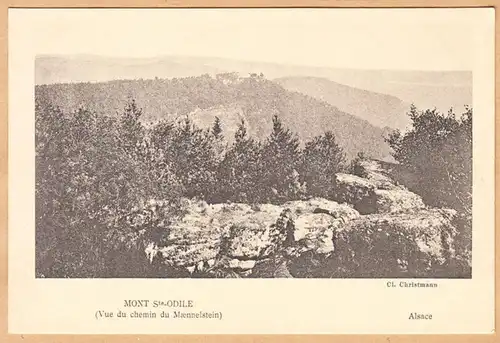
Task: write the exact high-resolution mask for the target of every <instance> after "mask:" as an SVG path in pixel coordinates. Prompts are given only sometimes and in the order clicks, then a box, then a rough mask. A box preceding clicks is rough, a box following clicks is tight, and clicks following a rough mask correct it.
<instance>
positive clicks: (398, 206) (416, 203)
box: [335, 161, 425, 214]
mask: <svg viewBox="0 0 500 343" xmlns="http://www.w3.org/2000/svg"><path fill="white" fill-rule="evenodd" d="M360 164H361V165H360V166H361V168H362V174H363V176H364V177H360V176H357V175H351V174H337V175H336V180H335V186H336V196H335V200H336V201H338V202H341V203H342V202H346V203H350V204H353V206H354V207H355V208H356V209H357V210H358V211H359V212H360V213H362V214H371V213H402V212H407V211H418V210H421V209H424V208H425V204H424V202H423V200H422V198H421V197H420V196H419V195H417V194H415V193H413V192H410V191H409V190H408V189H406V188H405V187H404V186H402V185H399V184H396V183H395V182H394V181H392V180H391V179H390V178H389V176H388V175H387V174H385V173H384V171H383V170H382V169H381V167H380V165H379V164H378V163H377V162H376V161H362V162H361V163H360Z"/></svg>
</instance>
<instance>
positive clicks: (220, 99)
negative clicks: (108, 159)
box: [35, 73, 390, 159]
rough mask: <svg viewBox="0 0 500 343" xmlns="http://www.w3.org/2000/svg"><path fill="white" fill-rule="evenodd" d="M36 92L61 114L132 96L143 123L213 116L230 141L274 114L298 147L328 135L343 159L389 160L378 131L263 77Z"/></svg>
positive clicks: (264, 132) (203, 123)
mask: <svg viewBox="0 0 500 343" xmlns="http://www.w3.org/2000/svg"><path fill="white" fill-rule="evenodd" d="M35 92H36V98H37V101H38V102H39V103H40V104H46V105H48V104H50V105H54V106H57V107H60V108H61V110H63V111H72V110H74V109H76V108H79V107H85V108H86V109H88V110H90V111H95V112H96V113H97V114H98V115H108V116H113V115H116V113H118V112H120V111H121V110H122V109H123V104H124V102H125V101H127V99H129V98H133V99H135V101H136V103H137V105H138V106H139V107H141V108H142V109H143V110H144V117H143V118H141V120H142V121H143V122H153V123H156V122H158V121H159V120H161V119H181V120H182V118H183V116H185V115H190V116H191V119H192V120H193V121H194V122H196V123H197V125H199V126H200V127H201V128H207V127H209V126H210V125H212V123H213V121H214V119H215V117H216V116H217V117H219V118H220V119H221V127H222V130H223V132H224V133H229V134H228V135H227V136H229V137H232V133H234V132H236V129H237V125H236V124H237V123H239V122H240V121H241V120H242V119H243V120H245V122H246V125H247V128H248V132H249V133H250V134H251V135H253V136H254V138H256V139H259V140H260V139H264V138H265V137H267V136H268V135H269V133H270V132H271V130H272V126H271V125H270V123H271V118H272V116H273V115H278V116H279V117H280V120H282V121H283V123H284V124H285V125H286V126H287V127H289V128H290V129H291V130H292V131H294V132H296V133H297V135H298V137H299V140H300V142H301V144H304V142H305V141H307V140H310V139H312V138H313V137H315V136H317V135H320V134H322V133H324V132H326V131H332V132H333V134H334V135H335V137H336V139H337V141H338V142H339V145H340V146H341V147H342V148H343V149H344V151H345V153H346V156H347V158H348V159H352V158H353V157H354V156H355V155H356V154H357V153H358V152H360V151H362V152H364V153H365V154H366V155H367V156H369V157H373V158H378V159H386V158H388V156H390V149H389V146H388V144H387V143H386V142H385V140H384V134H385V133H386V131H384V130H383V129H381V128H379V127H376V126H374V125H372V124H370V123H369V122H367V121H365V120H362V119H359V118H357V117H356V116H353V115H351V114H349V113H345V112H342V111H340V110H339V109H338V108H336V107H335V106H333V105H331V104H329V103H327V102H324V101H321V100H318V99H315V98H312V97H310V96H307V95H304V94H301V93H298V92H293V91H288V90H285V89H284V88H283V87H281V86H280V85H278V84H277V83H275V82H272V81H270V80H267V79H266V78H265V77H263V75H256V74H252V75H251V76H249V77H245V78H240V77H238V76H237V75H236V74H231V73H228V74H219V75H217V76H216V77H211V76H209V75H203V76H199V77H187V78H179V79H178V78H173V79H159V78H156V79H151V80H143V79H141V80H118V81H110V82H102V83H71V84H53V85H40V86H36V90H35Z"/></svg>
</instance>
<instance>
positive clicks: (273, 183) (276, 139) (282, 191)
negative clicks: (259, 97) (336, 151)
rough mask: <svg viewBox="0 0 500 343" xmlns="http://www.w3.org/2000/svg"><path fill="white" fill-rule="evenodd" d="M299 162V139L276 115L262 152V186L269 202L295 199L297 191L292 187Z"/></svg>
mask: <svg viewBox="0 0 500 343" xmlns="http://www.w3.org/2000/svg"><path fill="white" fill-rule="evenodd" d="M299 161H300V149H299V139H298V137H297V136H296V135H295V134H293V133H292V132H291V131H290V130H289V129H287V128H286V127H285V126H284V125H283V123H282V122H281V120H280V119H279V118H278V116H277V115H274V116H273V130H272V132H271V134H270V136H269V138H268V140H267V142H266V145H265V146H264V151H263V166H262V167H263V168H264V173H263V184H264V187H265V189H266V194H268V196H269V199H268V200H269V201H273V202H281V201H286V200H290V199H292V198H295V197H297V195H298V193H299V191H300V190H299V189H297V188H296V187H294V186H292V185H293V184H295V180H296V178H297V176H296V173H297V169H298V163H299Z"/></svg>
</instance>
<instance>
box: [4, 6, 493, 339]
mask: <svg viewBox="0 0 500 343" xmlns="http://www.w3.org/2000/svg"><path fill="white" fill-rule="evenodd" d="M0 6H1V19H0V22H2V23H3V25H2V27H1V30H0V45H1V47H2V54H1V55H0V114H1V116H2V118H1V119H2V120H1V121H0V256H1V258H2V260H1V262H0V287H1V288H0V290H1V292H0V308H1V312H0V313H1V319H2V320H1V321H0V341H3V342H9V343H10V342H47V343H49V342H68V341H71V342H75V343H77V342H103V341H111V342H115V343H122V342H124V343H127V342H145V341H147V342H165V341H172V342H174V341H175V342H182V343H184V342H207V343H212V342H214V343H215V342H217V343H219V342H237V343H246V342H248V343H250V342H266V343H267V342H283V343H285V342H290V343H294V342H304V341H309V340H310V341H311V342H330V341H337V340H338V341H339V342H387V343H391V342H421V341H429V342H447V341H449V342H450V343H451V342H469V341H471V340H473V341H474V342H496V341H498V337H497V334H496V333H495V334H490V335H113V336H116V337H111V336H110V335H19V334H15V335H14V334H8V327H7V322H8V318H7V317H8V309H7V304H8V270H7V269H8V268H7V265H8V264H7V263H8V261H7V258H8V239H7V237H8V227H7V226H8V225H7V219H8V218H7V211H8V172H7V170H8V104H7V96H8V73H7V71H8V47H7V45H8V39H7V37H8V9H9V8H193V7H194V8H221V7H222V8H227V7H232V8H261V7H267V8H269V7H280V8H287V7H316V8H320V7H324V8H432V7H434V8H447V7H456V8H460V7H495V9H496V8H497V7H498V6H499V4H498V3H495V0H440V1H439V3H438V4H436V3H435V1H432V0H410V1H407V0H402V1H397V0H372V1H370V0H350V1H346V0H312V1H311V0H302V1H297V0H293V1H286V0H285V1H283V0H275V1H272V2H271V1H262V0H243V1H240V2H239V3H238V4H237V5H236V4H235V3H232V2H230V1H227V0H205V1H200V0H195V1H186V0H156V1H155V0H144V1H141V2H140V3H139V2H138V1H131V0H105V1H102V0H101V1H99V0H84V1H76V0H66V1H64V0H49V1H40V0H9V1H5V2H2V4H1V5H0ZM499 33H500V19H499V16H498V15H496V16H495V131H496V129H498V128H499V127H500V117H499V113H498V107H499V106H500V94H499V90H498V89H499V86H500V76H499V71H498V68H497V66H498V64H499V62H500V54H499V50H498V47H499V46H500V38H499ZM499 150H500V138H498V137H495V151H496V152H495V199H496V198H497V197H498V195H499V194H500V187H499V186H498V185H497V184H496V180H497V179H498V177H499V174H500V173H499V167H500V165H499V164H498V157H499V156H498V154H499V152H498V151H499ZM499 210H500V207H499V205H498V203H497V202H496V203H495V213H496V212H498V211H499ZM497 225H498V218H497V216H496V215H495V228H496V227H497ZM499 244H500V239H499V236H498V235H497V234H495V248H498V247H499ZM499 262H500V261H499V255H498V254H495V263H496V267H495V275H496V276H497V275H498V265H499ZM498 287H499V286H498V283H497V282H496V283H495V328H496V327H498V326H499V316H497V315H496V308H497V305H498V304H499V297H498V293H499V292H498ZM463 310H464V311H466V310H467V309H463Z"/></svg>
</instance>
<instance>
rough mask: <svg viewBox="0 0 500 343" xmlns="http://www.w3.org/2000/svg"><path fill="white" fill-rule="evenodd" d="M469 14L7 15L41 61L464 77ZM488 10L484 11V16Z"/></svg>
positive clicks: (469, 50)
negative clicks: (234, 64)
mask: <svg viewBox="0 0 500 343" xmlns="http://www.w3.org/2000/svg"><path fill="white" fill-rule="evenodd" d="M484 11H485V10H484V9H476V10H472V12H471V11H470V10H463V9H462V10H449V9H442V10H347V9H344V10H338V9H255V10H250V9H239V10H236V9H226V10H223V9H205V10H202V9H199V10H193V9H163V10H158V9H157V10H125V9H107V10H104V9H100V10H99V9H98V10H81V9H80V10H68V9H64V10H48V9H38V10H37V9H29V10H10V12H9V16H10V19H11V20H12V21H11V22H10V23H9V25H10V26H9V37H11V35H12V37H15V35H16V34H19V35H24V36H26V37H25V38H26V39H30V40H31V41H32V44H34V45H35V46H36V51H37V53H40V54H100V55H107V56H124V57H149V56H157V55H193V56H213V57H226V58H234V59H240V60H250V61H265V62H278V63H286V64H297V65H313V66H329V67H348V68H366V69H371V68H373V69H422V70H423V69H430V70H447V69H448V70H449V69H451V70H460V69H462V70H470V68H471V65H472V64H473V58H474V56H473V55H474V53H473V51H474V46H475V44H476V43H477V40H478V39H480V37H478V36H479V35H478V32H479V31H477V27H478V18H480V17H479V16H480V15H484ZM486 11H487V10H486Z"/></svg>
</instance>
